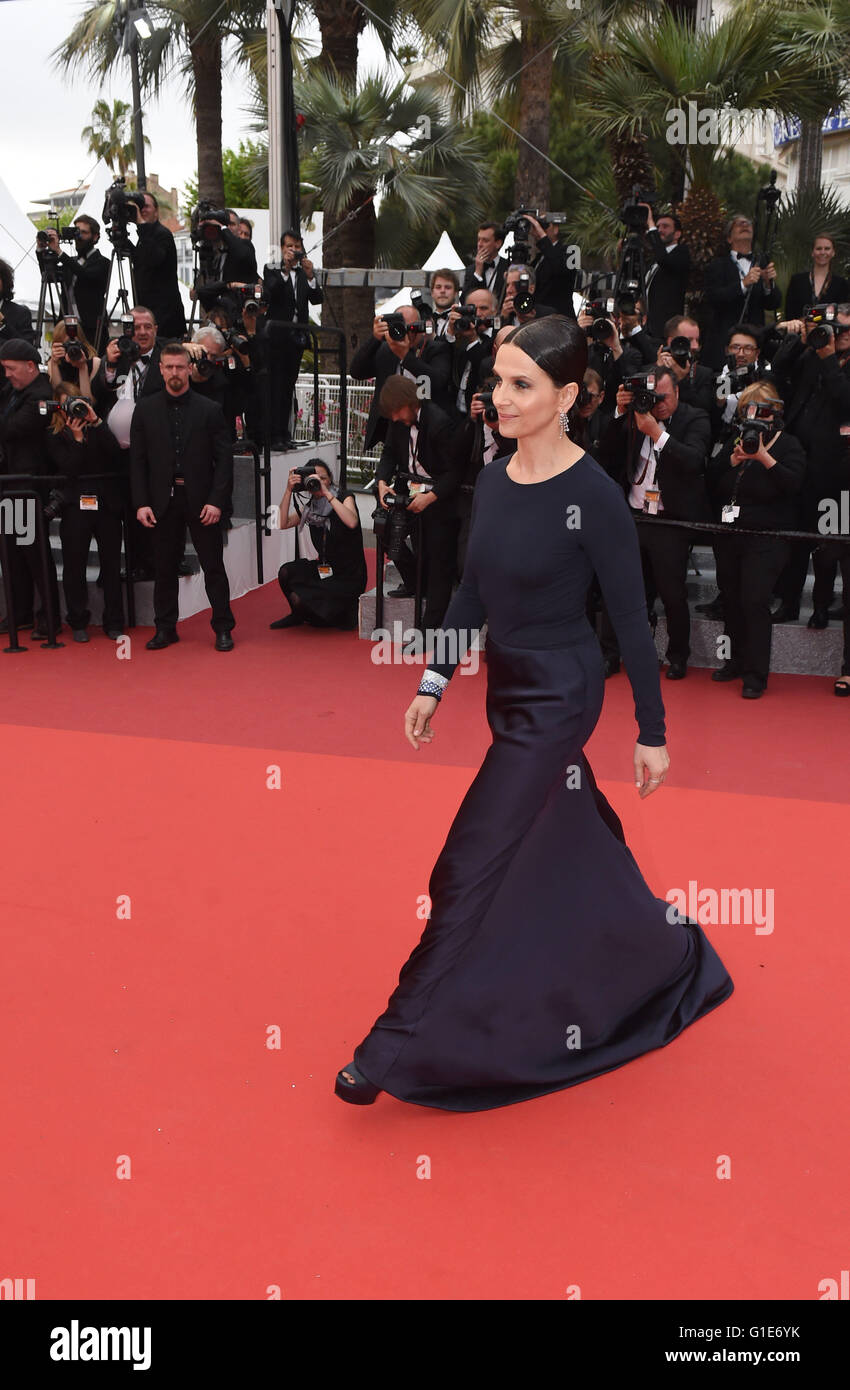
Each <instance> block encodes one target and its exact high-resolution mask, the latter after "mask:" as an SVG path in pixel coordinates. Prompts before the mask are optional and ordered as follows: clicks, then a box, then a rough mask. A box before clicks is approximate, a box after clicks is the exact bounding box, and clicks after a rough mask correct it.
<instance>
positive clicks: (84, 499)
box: [80, 493, 97, 512]
mask: <svg viewBox="0 0 850 1390" xmlns="http://www.w3.org/2000/svg"><path fill="white" fill-rule="evenodd" d="M80 511H81V512H96V511H97V498H96V497H92V496H90V495H86V494H85V493H81V494H80Z"/></svg>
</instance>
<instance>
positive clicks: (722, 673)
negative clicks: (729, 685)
mask: <svg viewBox="0 0 850 1390" xmlns="http://www.w3.org/2000/svg"><path fill="white" fill-rule="evenodd" d="M741 674H742V673H741V672H740V671H739V670H738V668H737V667H736V666H733V665H732V662H731V661H724V663H723V665H722V666H718V668H717V670H716V671H712V673H711V679H712V680H713V681H739V680H740V679H741Z"/></svg>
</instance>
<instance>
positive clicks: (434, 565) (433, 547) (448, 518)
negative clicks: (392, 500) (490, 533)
mask: <svg viewBox="0 0 850 1390" xmlns="http://www.w3.org/2000/svg"><path fill="white" fill-rule="evenodd" d="M420 526H421V531H420ZM457 527H458V522H457V517H456V516H455V515H454V509H453V508H451V506H450V504H449V505H448V506H446V504H445V503H443V502H432V503H431V505H430V507H426V508H425V510H424V511H423V512H420V513H419V515H418V519H417V515H416V513H408V534H409V537H410V540H411V541H412V543H413V549H412V550H411V549H409V548H408V546H407V545H406V544H405V542H404V541H402V543H401V545H399V546H398V547H395V546H394V547H393V551H392V552H390V551H388V552H387V553H388V554H389V556H390V559H391V560H392V561H393V562H394V563H395V565H396V567H397V569H398V572H399V574H400V575H401V578H402V582H403V583H404V584H405V585H406V586H407V588H408V589H415V588H416V551H417V547H418V546H419V543H420V537H421V543H422V584H423V589H424V593H425V608H424V611H423V613H422V627H423V628H424V629H425V630H426V631H427V629H428V628H433V629H436V628H438V627H439V626H440V624H441V623H442V621H443V618H444V617H445V613H446V609H447V608H448V606H449V600H450V599H451V596H452V580H453V578H454V569H455V553H456V546H457V540H456V537H457Z"/></svg>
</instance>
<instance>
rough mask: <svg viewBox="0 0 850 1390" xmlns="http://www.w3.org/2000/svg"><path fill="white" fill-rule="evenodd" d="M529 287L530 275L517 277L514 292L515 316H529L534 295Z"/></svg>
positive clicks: (532, 306)
mask: <svg viewBox="0 0 850 1390" xmlns="http://www.w3.org/2000/svg"><path fill="white" fill-rule="evenodd" d="M530 286H531V276H530V275H527V274H522V275H518V276H517V286H516V290H515V291H514V313H515V314H530V313H531V311H532V309H533V308H534V293H533V291H532V290H531V288H530Z"/></svg>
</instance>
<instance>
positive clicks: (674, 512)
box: [600, 367, 711, 680]
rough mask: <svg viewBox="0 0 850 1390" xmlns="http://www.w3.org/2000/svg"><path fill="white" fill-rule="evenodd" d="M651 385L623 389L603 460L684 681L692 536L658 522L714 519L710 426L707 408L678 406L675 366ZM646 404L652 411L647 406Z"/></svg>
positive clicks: (672, 669) (629, 382)
mask: <svg viewBox="0 0 850 1390" xmlns="http://www.w3.org/2000/svg"><path fill="white" fill-rule="evenodd" d="M648 376H650V377H652V378H653V379H654V383H655V384H654V387H651V388H650V387H648V382H647V379H646V378H644V379H643V381H642V382H641V381H635V380H634V379H632V378H626V380H625V381H624V383H623V385H622V386H620V388H619V390H618V391H617V407H616V411H615V415H614V419H613V421H612V423H611V425H610V427H609V429H608V431H607V433H606V435H605V437H604V439H603V441H602V450H601V454H602V457H600V462H601V463H603V466H604V467H605V468H606V470H607V471H608V472H609V473H610V474H611V476H612V477H614V478H615V479H616V480H617V481H618V482H619V483H620V485H621V487H622V488H623V491H624V493H625V495H626V500H627V502H628V503H629V506H630V507H631V510H632V513H633V515H634V517H635V521H636V523H637V531H638V543H639V545H640V549H641V556H642V559H643V566H644V577H645V580H646V587H647V608H648V610H649V612H650V613H652V610H653V606H654V602H655V595H656V593H657V594H658V595H659V597H660V598H661V602H662V603H663V605H664V612H665V614H666V617H667V637H668V641H667V656H666V659H667V661H668V662H669V668H668V670H667V679H668V680H682V679H683V678H684V676H685V675H686V674H687V661H688V657H689V655H690V631H691V620H690V612H689V610H688V592H687V570H688V551H689V549H690V544H691V538H690V535H689V533H688V531H687V530H686V529H685V528H684V527H678V526H663V525H655V524H654V522H653V518H654V517H655V516H661V515H663V516H666V517H670V518H675V519H676V520H681V521H708V520H709V519H710V511H709V505H708V495H707V493H706V485H705V465H706V458H707V455H708V451H709V447H710V444H711V425H710V423H709V419H708V416H707V415H706V413H705V411H704V410H698V409H697V408H696V407H695V406H692V405H684V404H681V403H680V401H679V387H678V383H677V382H676V379H675V377H674V375H673V373H672V372H671V371H670V369H669V367H658V368H657V369H656V370H655V371H654V372H651V373H649V374H648ZM644 406H648V408H642V407H644Z"/></svg>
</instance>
